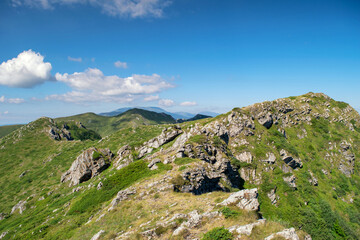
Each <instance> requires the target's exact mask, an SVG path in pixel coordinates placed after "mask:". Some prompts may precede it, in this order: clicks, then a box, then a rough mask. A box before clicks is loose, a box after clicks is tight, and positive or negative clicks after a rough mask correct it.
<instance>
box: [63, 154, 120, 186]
mask: <svg viewBox="0 0 360 240" xmlns="http://www.w3.org/2000/svg"><path fill="white" fill-rule="evenodd" d="M112 156H113V154H112V153H111V152H110V150H109V149H96V148H94V147H91V148H89V149H87V150H85V151H84V152H83V153H81V154H80V156H78V157H77V158H76V160H75V161H74V162H73V163H72V165H71V167H70V169H69V170H68V171H67V172H65V173H64V174H63V175H62V176H61V182H68V181H69V182H70V184H69V187H71V186H74V185H77V184H79V183H82V182H85V181H88V180H89V179H91V178H93V177H95V176H97V175H99V174H100V173H101V172H102V171H104V170H105V169H107V168H108V167H109V166H110V162H111V158H112Z"/></svg>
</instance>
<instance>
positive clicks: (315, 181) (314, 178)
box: [309, 170, 319, 186]
mask: <svg viewBox="0 0 360 240" xmlns="http://www.w3.org/2000/svg"><path fill="white" fill-rule="evenodd" d="M309 173H310V176H311V178H310V179H309V182H310V183H311V184H312V185H314V186H317V185H318V184H319V183H318V180H317V178H316V177H315V176H314V174H313V173H312V172H311V171H310V170H309Z"/></svg>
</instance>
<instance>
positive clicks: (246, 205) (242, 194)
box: [220, 188, 260, 211]
mask: <svg viewBox="0 0 360 240" xmlns="http://www.w3.org/2000/svg"><path fill="white" fill-rule="evenodd" d="M220 204H221V205H224V206H228V205H236V206H237V207H238V208H240V209H244V210H248V211H257V210H259V206H260V205H259V201H258V190H257V188H253V189H243V190H240V191H238V192H235V193H232V194H231V195H230V196H229V197H228V198H227V199H225V200H224V201H223V202H222V203H220Z"/></svg>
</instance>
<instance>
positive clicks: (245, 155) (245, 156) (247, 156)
mask: <svg viewBox="0 0 360 240" xmlns="http://www.w3.org/2000/svg"><path fill="white" fill-rule="evenodd" d="M236 158H237V159H238V160H239V161H240V162H246V163H252V160H253V156H252V155H251V153H250V152H242V153H240V154H239V155H237V156H236Z"/></svg>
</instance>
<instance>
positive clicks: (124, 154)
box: [114, 145, 134, 170]
mask: <svg viewBox="0 0 360 240" xmlns="http://www.w3.org/2000/svg"><path fill="white" fill-rule="evenodd" d="M133 161H134V158H133V155H132V154H131V147H130V146H129V145H125V146H123V147H121V148H120V149H119V151H118V152H117V153H116V158H115V159H114V167H116V169H117V170H120V169H121V168H123V167H126V166H128V165H129V164H130V163H132V162H133Z"/></svg>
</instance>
